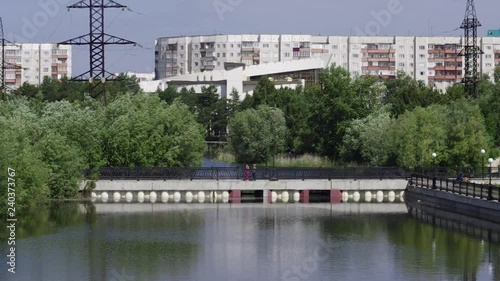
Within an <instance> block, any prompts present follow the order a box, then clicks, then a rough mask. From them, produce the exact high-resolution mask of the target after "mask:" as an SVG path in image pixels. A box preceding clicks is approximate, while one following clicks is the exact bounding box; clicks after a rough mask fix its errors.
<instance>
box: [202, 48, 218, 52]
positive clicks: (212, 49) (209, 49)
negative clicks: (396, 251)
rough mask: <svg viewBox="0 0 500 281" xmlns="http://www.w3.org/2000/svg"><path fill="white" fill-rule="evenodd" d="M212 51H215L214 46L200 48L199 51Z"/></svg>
mask: <svg viewBox="0 0 500 281" xmlns="http://www.w3.org/2000/svg"><path fill="white" fill-rule="evenodd" d="M213 52H215V48H214V47H209V48H200V53H213Z"/></svg>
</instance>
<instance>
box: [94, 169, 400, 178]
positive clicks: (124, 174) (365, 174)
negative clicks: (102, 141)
mask: <svg viewBox="0 0 500 281" xmlns="http://www.w3.org/2000/svg"><path fill="white" fill-rule="evenodd" d="M246 171H248V174H249V175H248V179H249V180H252V179H253V175H252V174H253V171H252V169H250V170H245V169H244V168H241V167H228V168H217V167H214V168H102V169H100V171H99V172H97V174H96V176H97V178H98V179H102V180H209V179H211V180H226V179H233V180H236V179H241V180H243V179H245V173H246ZM409 175H410V173H409V171H408V170H406V169H403V168H386V167H383V168H359V167H358V168H269V167H263V168H258V169H256V170H255V180H280V179H295V180H306V179H406V178H408V176H409ZM85 177H86V178H91V177H92V172H91V171H85Z"/></svg>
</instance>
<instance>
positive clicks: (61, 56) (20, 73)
mask: <svg viewBox="0 0 500 281" xmlns="http://www.w3.org/2000/svg"><path fill="white" fill-rule="evenodd" d="M0 49H1V47H0ZM5 61H6V63H7V65H6V68H7V69H6V71H5V84H6V86H7V87H9V88H11V89H16V88H18V87H19V86H21V85H22V84H23V83H25V82H27V83H29V84H33V85H39V84H40V83H42V82H43V79H44V77H52V78H54V79H61V78H62V77H64V76H67V77H71V46H67V45H60V46H58V45H57V44H51V43H35V44H33V43H19V44H16V45H7V46H6V47H5ZM14 66H15V67H14Z"/></svg>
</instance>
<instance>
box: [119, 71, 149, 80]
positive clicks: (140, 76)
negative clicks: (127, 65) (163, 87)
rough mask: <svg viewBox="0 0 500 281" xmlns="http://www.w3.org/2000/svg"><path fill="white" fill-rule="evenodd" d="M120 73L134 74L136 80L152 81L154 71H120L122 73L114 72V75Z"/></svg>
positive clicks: (131, 75) (130, 75)
mask: <svg viewBox="0 0 500 281" xmlns="http://www.w3.org/2000/svg"><path fill="white" fill-rule="evenodd" d="M120 74H124V75H126V76H128V77H133V76H135V78H137V81H138V82H146V81H153V80H154V79H155V73H154V72H151V73H139V72H131V71H129V72H122V73H115V75H116V76H118V75H120Z"/></svg>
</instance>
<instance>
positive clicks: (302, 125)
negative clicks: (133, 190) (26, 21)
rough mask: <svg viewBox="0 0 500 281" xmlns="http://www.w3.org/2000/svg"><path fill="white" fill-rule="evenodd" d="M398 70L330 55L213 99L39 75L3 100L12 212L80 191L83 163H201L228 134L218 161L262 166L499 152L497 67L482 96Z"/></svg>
mask: <svg viewBox="0 0 500 281" xmlns="http://www.w3.org/2000/svg"><path fill="white" fill-rule="evenodd" d="M396 76H397V78H396V79H391V80H383V79H379V78H378V77H374V76H362V77H351V76H350V74H349V72H348V71H346V70H345V69H343V68H341V67H337V66H332V67H331V68H329V69H326V70H324V71H322V72H321V73H320V74H319V84H318V85H307V86H306V87H305V88H302V87H299V88H297V89H290V88H280V89H276V87H275V85H274V82H273V81H272V80H271V79H269V78H268V77H262V78H261V79H260V81H259V82H258V84H257V86H256V88H255V90H254V92H253V95H252V96H250V95H245V96H244V97H242V98H240V94H243V93H238V92H237V91H235V90H234V89H233V91H232V92H231V93H230V95H229V96H228V97H227V98H226V97H223V98H221V97H220V96H219V93H217V88H216V87H215V86H208V87H203V88H202V89H201V92H200V93H196V92H195V91H194V89H193V88H191V89H187V88H182V89H177V88H175V87H172V86H170V87H167V89H165V90H158V91H157V92H155V93H143V92H142V91H141V89H140V87H139V85H138V82H137V79H136V78H135V77H127V76H125V75H120V76H119V80H118V81H112V82H109V83H107V84H106V89H107V100H108V105H107V107H105V106H104V97H103V96H98V97H96V98H92V97H89V96H88V94H87V90H88V89H87V86H88V85H87V84H85V83H78V82H72V81H70V80H68V79H66V78H63V79H61V80H54V79H50V78H45V79H44V81H43V83H42V84H41V85H40V86H34V85H29V84H24V85H22V86H21V87H20V88H19V89H18V90H15V91H13V92H11V93H9V94H8V95H7V96H6V97H7V99H6V100H2V101H0V171H7V170H8V168H9V167H10V168H13V169H15V171H16V212H20V211H22V210H24V209H29V208H31V207H34V206H36V205H37V204H39V203H41V202H45V201H46V200H47V199H49V198H50V199H71V198H76V197H78V195H79V193H78V184H79V183H80V182H81V180H82V179H83V173H82V171H83V170H85V169H91V170H94V171H97V169H99V168H101V167H188V166H200V165H201V163H202V160H203V156H204V154H205V153H206V151H207V144H206V142H207V141H209V142H214V143H226V142H227V145H225V147H224V148H220V147H219V148H217V150H220V151H222V152H223V153H221V154H220V155H219V158H220V159H222V160H223V161H226V162H234V163H252V164H253V163H256V164H258V165H260V166H262V165H265V164H263V163H268V166H269V165H272V160H273V156H275V157H274V158H275V166H280V167H299V166H303V167H332V166H339V167H340V166H342V167H343V166H357V165H364V166H378V167H380V166H391V167H395V166H399V167H408V168H411V167H432V166H449V167H481V166H485V167H487V165H488V164H487V162H486V159H488V158H490V157H491V158H497V157H498V155H499V154H500V153H499V150H498V147H499V145H500V122H499V120H500V111H499V110H498V108H500V83H499V82H498V80H499V79H500V68H497V69H496V71H495V77H494V79H493V80H494V81H491V80H490V79H489V78H488V77H482V79H481V81H480V82H479V85H478V87H479V97H471V96H468V94H467V93H466V92H465V91H464V87H463V85H462V84H455V85H453V86H451V87H450V88H448V90H447V91H446V92H444V93H443V92H440V91H437V90H436V89H433V88H432V87H429V86H427V85H425V84H424V83H423V82H421V81H415V80H413V79H412V78H411V77H409V76H407V75H406V74H404V73H401V72H399V73H397V75H396ZM481 149H485V150H486V153H485V154H481V153H480V151H481ZM287 151H293V152H294V153H293V155H296V158H290V157H288V154H287V153H286V152H287ZM433 153H436V155H437V157H435V158H434V157H432V155H433ZM259 163H261V164H259ZM7 181H8V174H7V173H5V172H1V173H0V182H2V183H7ZM89 188H91V186H89ZM6 210H7V192H3V193H0V214H2V215H5V212H6Z"/></svg>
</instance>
